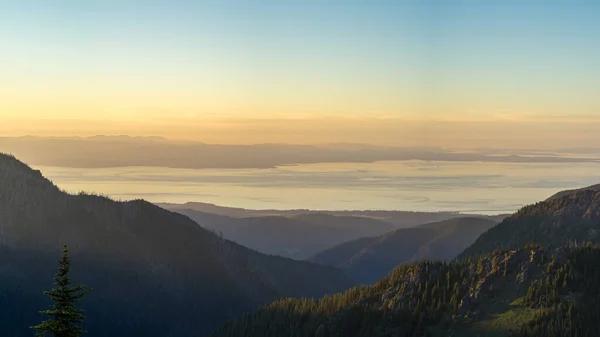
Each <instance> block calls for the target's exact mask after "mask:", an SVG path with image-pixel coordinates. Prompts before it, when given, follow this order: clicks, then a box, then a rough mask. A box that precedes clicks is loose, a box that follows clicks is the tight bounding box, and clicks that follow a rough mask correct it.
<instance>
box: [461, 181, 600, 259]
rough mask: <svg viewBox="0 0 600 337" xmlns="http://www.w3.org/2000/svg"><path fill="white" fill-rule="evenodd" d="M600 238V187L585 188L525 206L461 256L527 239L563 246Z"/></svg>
mask: <svg viewBox="0 0 600 337" xmlns="http://www.w3.org/2000/svg"><path fill="white" fill-rule="evenodd" d="M599 239H600V191H595V190H593V189H583V190H576V191H575V192H573V193H571V194H566V195H564V196H562V197H558V198H550V199H548V200H546V201H542V202H538V203H536V204H533V205H530V206H526V207H523V208H522V209H521V210H519V211H518V212H517V213H515V214H513V215H512V216H510V217H508V218H506V219H504V220H503V221H502V222H501V223H500V224H498V225H497V226H495V227H493V228H491V229H490V230H489V231H487V232H485V233H483V234H482V235H481V236H480V237H479V238H478V239H477V240H476V241H475V242H474V243H473V244H472V245H471V246H470V247H469V248H467V249H466V250H465V252H463V253H462V254H461V256H463V257H464V256H472V255H476V254H481V253H489V252H491V251H493V250H494V249H496V248H499V247H502V248H506V247H521V246H523V245H524V244H528V243H540V244H543V245H547V246H563V245H565V244H568V243H570V242H575V241H579V242H587V241H593V242H597V241H598V240H599Z"/></svg>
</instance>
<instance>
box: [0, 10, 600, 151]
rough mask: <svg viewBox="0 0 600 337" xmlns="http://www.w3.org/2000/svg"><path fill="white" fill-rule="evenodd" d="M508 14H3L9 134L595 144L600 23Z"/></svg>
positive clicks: (2, 104) (559, 13)
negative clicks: (578, 137) (507, 136)
mask: <svg viewBox="0 0 600 337" xmlns="http://www.w3.org/2000/svg"><path fill="white" fill-rule="evenodd" d="M499 3H500V2H496V4H493V2H486V4H485V5H482V4H476V3H475V2H473V1H451V2H444V3H443V4H438V3H437V2H420V1H369V2H366V1H344V2H342V1H287V2H277V1H267V2H260V3H258V2H252V1H226V2H208V1H178V2H176V3H174V2H135V4H133V3H123V2H122V1H86V2H78V1H54V2H53V4H50V3H49V2H46V1H19V2H3V3H0V63H1V64H2V65H3V66H2V67H1V68H0V78H1V80H0V97H1V99H0V119H2V123H0V135H5V136H23V135H41V136H74V135H76V136H89V135H96V134H127V135H132V136H145V135H156V136H162V137H167V138H172V139H190V140H198V141H206V142H217V143H219V142H221V143H260V142H292V143H319V142H337V141H340V142H341V141H344V142H361V143H373V144H387V145H409V146H414V145H424V146H429V145H440V144H441V143H444V142H447V141H452V140H454V144H453V145H451V146H459V147H460V146H462V147H469V146H472V145H473V144H472V139H480V140H481V142H482V143H481V144H483V145H482V146H484V145H485V144H487V143H490V144H491V143H494V144H497V145H498V146H518V145H519V144H521V143H523V142H529V141H530V142H531V144H537V145H539V146H542V145H543V144H542V143H543V139H545V138H547V137H548V135H552V134H554V135H555V137H556V139H554V140H552V141H549V143H551V144H549V146H555V145H558V144H561V143H562V140H561V139H562V138H561V137H563V135H562V134H556V133H557V130H561V132H562V133H564V134H565V135H566V136H565V137H564V138H569V137H570V138H573V137H572V135H575V134H584V135H588V134H589V137H592V138H593V137H596V138H597V137H598V136H595V135H594V133H593V130H597V127H598V126H600V117H599V115H600V114H599V111H600V110H599V109H600V100H598V99H597V95H596V93H595V91H596V89H595V88H597V87H599V86H600V48H598V45H600V34H599V33H600V24H598V23H597V20H596V18H597V17H598V14H600V6H599V5H597V4H594V3H593V2H584V1H571V2H567V1H562V2H559V1H553V2H549V3H544V4H545V5H541V3H539V4H538V2H534V1H529V2H516V1H508V2H507V1H504V2H502V5H499ZM524 3H528V4H524ZM475 129H476V130H475ZM506 130H512V131H511V132H514V135H515V137H516V138H515V139H514V140H506V141H505V142H502V141H500V142H498V139H501V138H502V135H503V133H504V132H507V131H506ZM486 137H488V138H489V139H487V140H486ZM520 137H521V138H520ZM528 137H529V138H528ZM461 139H462V140H461ZM587 139H588V141H589V139H590V138H587ZM486 142H487V143H486ZM572 143H573V144H572V145H573V146H576V145H577V144H576V142H575V141H574V140H572ZM488 145H489V144H488ZM537 145H536V146H537Z"/></svg>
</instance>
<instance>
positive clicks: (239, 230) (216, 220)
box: [177, 209, 394, 260]
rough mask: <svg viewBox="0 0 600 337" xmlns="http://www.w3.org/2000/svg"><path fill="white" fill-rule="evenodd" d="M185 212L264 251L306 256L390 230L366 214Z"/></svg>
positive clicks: (192, 217) (229, 235) (228, 237)
mask: <svg viewBox="0 0 600 337" xmlns="http://www.w3.org/2000/svg"><path fill="white" fill-rule="evenodd" d="M177 212H179V213H181V214H184V215H187V216H188V217H190V218H191V219H192V220H194V221H196V222H197V223H198V224H200V225H201V226H203V227H204V228H207V229H210V230H211V231H213V232H214V233H216V234H218V235H220V236H222V237H223V238H225V239H228V240H232V241H235V242H237V243H239V244H241V245H244V246H246V247H249V248H252V249H255V250H257V251H259V252H262V253H265V254H273V255H280V256H285V257H290V258H294V259H300V260H302V259H306V258H308V257H310V256H312V255H314V254H316V253H317V252H319V251H322V250H324V249H326V248H329V247H331V246H333V245H336V244H338V243H341V242H344V241H347V240H351V239H355V238H358V237H363V236H373V235H380V234H382V233H385V232H387V231H390V230H392V229H393V228H394V226H393V225H392V224H390V223H386V222H384V221H380V220H377V219H373V218H366V217H350V216H334V215H329V214H319V213H310V214H300V215H294V216H290V217H285V216H281V215H270V216H267V215H265V216H257V217H249V218H234V217H229V216H225V215H216V214H211V213H204V212H199V211H195V210H190V209H181V210H177Z"/></svg>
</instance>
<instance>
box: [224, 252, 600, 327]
mask: <svg viewBox="0 0 600 337" xmlns="http://www.w3.org/2000/svg"><path fill="white" fill-rule="evenodd" d="M599 288H600V248H598V247H597V246H595V247H594V246H588V245H585V246H579V247H568V248H559V249H551V250H548V249H543V248H539V247H535V246H531V247H525V248H521V249H518V250H508V251H495V252H493V253H491V254H488V255H485V256H480V257H479V258H477V259H472V260H463V261H461V262H452V263H449V264H447V263H442V262H430V261H423V262H418V263H413V264H404V265H401V266H400V267H398V268H397V269H396V270H394V272H393V273H392V274H391V276H389V277H386V278H384V279H383V280H381V281H380V282H378V283H377V284H375V285H372V286H363V287H356V288H352V289H350V290H348V291H346V292H344V293H340V294H336V295H333V296H326V297H323V298H321V299H319V300H306V299H283V300H279V301H276V302H274V303H272V304H271V305H269V306H266V307H264V308H262V309H260V310H257V311H255V312H253V313H251V314H247V315H245V316H244V317H242V318H240V319H238V320H236V321H234V322H232V323H229V324H227V325H225V326H223V327H221V328H219V329H217V330H216V331H215V332H214V334H213V337H253V336H265V337H279V336H292V337H294V336H316V337H326V336H327V337H377V336H390V337H392V336H394V337H411V336H432V337H433V336H436V337H442V336H463V337H471V336H472V337H476V336H496V337H508V336H514V337H564V336H579V337H596V336H599V335H600V325H598V324H597V317H599V315H600V302H598V299H599V298H598V297H599V295H600V293H599V292H598V289H599Z"/></svg>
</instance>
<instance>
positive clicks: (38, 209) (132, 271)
mask: <svg viewBox="0 0 600 337" xmlns="http://www.w3.org/2000/svg"><path fill="white" fill-rule="evenodd" d="M63 244H68V245H69V248H70V251H71V257H72V262H73V268H72V271H73V275H72V279H73V281H74V282H76V283H83V284H86V285H88V286H91V287H93V288H94V289H95V290H94V291H93V292H92V293H91V294H89V295H88V296H87V297H86V298H85V299H84V302H83V303H82V306H83V307H84V309H86V312H87V317H88V318H87V319H86V322H85V326H84V327H85V328H86V329H87V330H89V331H90V334H89V335H90V336H91V337H96V336H132V337H135V336H144V337H149V336H157V337H158V336H160V337H163V336H178V337H185V336H200V335H202V333H203V332H206V331H207V330H209V329H211V328H214V327H215V326H217V325H218V324H220V323H222V322H224V321H226V320H228V319H231V318H233V317H235V316H236V315H238V314H240V313H241V312H243V311H246V310H249V309H252V308H256V307H257V306H258V305H260V304H264V303H267V302H270V301H272V300H274V299H276V298H278V297H280V296H286V297H287V296H318V295H323V294H325V293H332V292H335V291H340V290H343V289H345V288H347V287H348V286H349V285H350V281H349V280H348V279H347V278H346V277H345V276H344V275H342V273H341V272H339V271H338V270H336V269H333V268H330V267H324V266H318V265H314V264H310V263H307V262H298V261H293V260H290V259H285V258H280V257H273V256H266V255H262V254H260V253H257V252H255V251H252V250H250V249H247V248H245V247H242V246H239V245H237V244H234V243H232V242H230V241H226V240H222V239H220V238H219V237H218V236H216V235H214V234H212V233H210V232H209V231H207V230H205V229H203V228H201V227H200V226H198V225H197V224H196V223H195V222H193V221H191V220H190V219H189V218H187V217H185V216H183V215H180V214H177V213H173V212H169V211H166V210H164V209H161V208H159V207H157V206H154V205H152V204H150V203H147V202H144V201H132V202H114V201H111V200H109V199H107V198H104V197H100V196H93V195H84V194H81V195H69V194H66V193H63V192H62V191H60V190H59V189H58V188H57V187H55V186H54V185H53V184H52V183H51V182H50V181H48V180H46V179H45V178H44V177H43V176H42V175H41V173H40V172H38V171H34V170H32V169H30V168H29V167H28V166H26V165H25V164H23V163H21V162H19V161H18V160H16V159H15V158H13V157H11V156H7V155H2V154H0V326H1V327H2V328H1V329H2V336H7V337H13V336H25V335H28V334H30V333H31V332H30V331H29V329H28V327H29V326H31V325H33V324H36V323H38V322H39V320H40V319H41V317H40V315H39V314H38V313H37V311H38V310H42V309H45V308H46V307H47V305H48V304H49V303H48V302H47V300H46V297H45V296H44V295H43V294H42V290H47V289H49V288H50V287H51V286H52V277H53V274H54V272H55V270H56V264H57V261H58V257H59V254H60V247H61V245H63Z"/></svg>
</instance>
